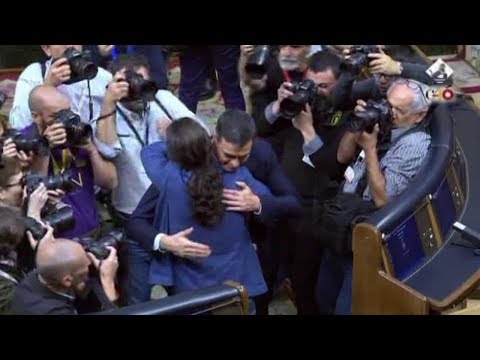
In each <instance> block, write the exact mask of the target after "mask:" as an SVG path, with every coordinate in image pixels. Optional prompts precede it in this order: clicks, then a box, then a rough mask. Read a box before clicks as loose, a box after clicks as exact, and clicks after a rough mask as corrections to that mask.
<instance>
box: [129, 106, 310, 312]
mask: <svg viewBox="0 0 480 360" xmlns="http://www.w3.org/2000/svg"><path fill="white" fill-rule="evenodd" d="M255 133H256V131H255V121H254V120H253V118H252V117H251V116H250V115H249V114H247V113H246V112H244V111H240V110H227V111H225V113H223V114H222V115H221V116H220V118H219V119H218V123H217V127H216V129H215V135H214V137H213V144H214V146H213V148H214V151H215V156H216V158H217V159H218V160H219V162H220V163H221V164H222V166H223V167H224V169H225V170H227V171H233V170H235V169H236V168H238V167H239V166H241V165H243V164H245V165H246V166H247V167H248V169H249V170H250V172H251V173H252V174H253V176H254V177H255V178H256V179H257V180H259V181H261V182H263V183H264V184H265V185H266V186H268V187H269V189H270V190H271V192H272V194H273V195H268V196H260V197H258V196H257V195H255V194H254V193H253V192H252V191H251V189H250V188H249V187H248V186H247V185H246V184H243V183H238V187H239V189H238V190H225V191H224V203H225V205H226V206H227V210H230V211H242V212H245V213H253V214H254V215H253V219H254V220H255V221H253V223H254V224H255V230H254V231H253V233H252V235H253V236H254V238H255V239H256V242H257V245H258V248H259V257H260V260H261V262H262V268H263V270H264V276H265V280H266V281H267V284H268V286H269V290H270V291H271V290H272V288H273V285H274V282H275V280H276V279H275V276H276V272H277V270H278V264H276V263H277V262H278V260H279V259H278V256H277V255H278V254H273V255H272V254H271V253H270V252H271V249H272V248H274V246H272V244H265V242H267V241H273V239H272V240H266V239H268V236H267V235H268V233H269V231H268V228H272V227H275V224H276V223H278V222H279V221H285V219H292V218H294V217H295V216H298V215H299V214H300V212H301V211H302V208H301V205H300V202H299V200H298V197H297V193H296V190H295V187H294V186H293V184H292V183H291V182H290V180H289V179H288V178H287V177H286V175H285V174H284V172H283V170H282V169H281V167H280V165H279V163H278V160H277V158H276V155H275V153H274V151H273V149H272V147H271V145H270V144H269V143H268V142H266V141H264V140H261V139H255ZM245 134H248V136H245ZM245 138H247V139H248V140H247V141H246V142H245V140H243V139H245ZM240 139H242V140H240ZM158 194H159V193H158V191H157V189H156V188H155V187H154V186H153V185H152V186H150V188H149V189H148V190H147V192H146V193H145V195H144V196H143V198H142V199H141V200H140V203H139V204H138V207H137V209H136V210H135V211H134V213H133V214H132V215H131V218H130V220H129V221H128V222H127V223H126V224H125V230H126V232H127V234H128V236H129V237H130V238H131V239H133V240H135V241H137V242H138V246H135V245H133V244H132V246H130V244H129V255H128V260H129V302H130V303H139V302H144V301H148V300H149V298H150V290H151V288H150V285H149V284H148V272H149V267H150V262H151V259H152V257H153V256H161V255H160V254H159V251H156V250H159V249H158V242H159V241H158V240H156V239H158V237H157V236H158V235H159V234H158V232H157V230H156V229H155V228H154V227H153V218H154V215H155V208H156V205H157V200H158ZM188 235H189V232H188V230H187V229H186V230H185V231H182V232H180V233H178V234H170V236H164V237H162V251H165V250H166V251H170V252H172V253H174V254H175V255H177V256H183V257H198V256H200V257H202V256H208V255H209V254H210V252H209V249H208V248H206V247H205V245H203V244H198V243H194V242H192V241H190V240H189V239H188ZM264 249H265V251H264ZM267 249H268V250H267ZM267 253H268V256H267ZM262 306H263V309H259V308H257V313H259V314H262V313H266V312H267V310H268V299H267V301H263V302H262Z"/></svg>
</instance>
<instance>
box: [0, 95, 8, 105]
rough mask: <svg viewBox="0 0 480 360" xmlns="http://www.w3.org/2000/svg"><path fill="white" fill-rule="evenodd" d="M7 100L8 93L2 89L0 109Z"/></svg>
mask: <svg viewBox="0 0 480 360" xmlns="http://www.w3.org/2000/svg"><path fill="white" fill-rule="evenodd" d="M5 101H7V94H5V93H4V92H3V91H0V109H1V108H2V107H3V104H5Z"/></svg>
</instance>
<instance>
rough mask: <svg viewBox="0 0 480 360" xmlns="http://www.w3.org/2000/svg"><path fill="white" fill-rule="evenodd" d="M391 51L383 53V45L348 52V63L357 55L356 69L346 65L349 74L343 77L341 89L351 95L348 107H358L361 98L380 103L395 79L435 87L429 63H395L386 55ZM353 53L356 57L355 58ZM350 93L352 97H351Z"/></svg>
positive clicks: (347, 101)
mask: <svg viewBox="0 0 480 360" xmlns="http://www.w3.org/2000/svg"><path fill="white" fill-rule="evenodd" d="M388 51H389V48H388V47H387V48H386V49H385V50H383V49H382V48H381V47H380V46H379V45H377V46H374V45H357V46H352V47H351V48H350V49H348V50H346V51H345V54H347V56H346V59H345V64H348V63H349V62H350V63H351V62H352V60H349V59H350V57H351V56H356V59H355V61H354V63H355V66H346V68H347V70H348V71H345V72H344V74H342V77H343V78H344V79H343V80H344V81H342V89H340V88H339V89H337V92H341V93H342V95H338V96H347V97H349V100H346V104H345V107H349V106H350V107H352V108H353V107H354V106H355V103H356V101H357V100H359V99H364V100H368V99H371V100H380V99H384V98H386V93H387V90H388V88H389V87H390V85H391V84H392V83H393V82H394V81H395V79H397V78H399V77H402V78H407V79H413V80H416V81H419V82H422V83H424V84H427V85H433V84H435V82H434V79H432V78H431V77H430V76H429V75H428V74H427V69H428V68H429V67H430V65H429V64H418V63H412V62H409V61H398V60H394V59H393V58H392V56H390V55H388V54H386V53H385V52H388ZM352 54H353V55H352ZM365 70H366V71H368V73H369V74H371V75H372V76H370V77H368V78H366V79H358V77H359V75H360V73H361V72H362V71H365ZM348 94H350V95H348Z"/></svg>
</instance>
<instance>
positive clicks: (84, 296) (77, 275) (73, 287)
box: [12, 239, 118, 315]
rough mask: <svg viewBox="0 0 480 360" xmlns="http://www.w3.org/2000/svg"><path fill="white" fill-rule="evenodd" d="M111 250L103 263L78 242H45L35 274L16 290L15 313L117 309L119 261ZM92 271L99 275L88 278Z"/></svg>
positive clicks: (34, 313)
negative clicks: (116, 280) (116, 286)
mask: <svg viewBox="0 0 480 360" xmlns="http://www.w3.org/2000/svg"><path fill="white" fill-rule="evenodd" d="M108 250H109V255H108V257H107V258H106V259H104V260H103V261H100V260H99V259H98V258H97V257H95V256H94V255H93V254H91V253H87V252H85V250H84V248H83V247H82V246H81V245H80V244H79V243H77V242H75V241H71V240H66V239H55V240H53V239H50V240H49V241H48V242H47V241H46V240H45V239H43V240H42V242H41V246H39V247H38V253H37V256H36V271H32V272H30V273H29V274H28V275H27V276H26V278H25V279H24V280H23V281H22V282H21V283H20V284H19V285H18V286H17V288H16V290H15V293H14V296H13V300H12V314H14V315H77V314H81V313H88V312H92V311H99V310H107V309H111V308H114V307H115V302H116V300H117V299H118V293H117V290H116V288H115V278H116V273H117V269H118V259H117V251H116V249H115V248H113V247H108ZM91 265H92V268H93V271H92V269H91ZM92 272H93V273H95V272H96V274H95V275H94V276H90V277H89V273H92ZM92 290H93V291H92ZM95 296H96V297H95Z"/></svg>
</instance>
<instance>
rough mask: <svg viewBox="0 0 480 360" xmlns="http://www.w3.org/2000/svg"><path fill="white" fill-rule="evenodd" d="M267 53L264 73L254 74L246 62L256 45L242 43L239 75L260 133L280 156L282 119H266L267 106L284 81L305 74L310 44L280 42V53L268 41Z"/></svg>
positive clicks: (301, 78) (299, 78)
mask: <svg viewBox="0 0 480 360" xmlns="http://www.w3.org/2000/svg"><path fill="white" fill-rule="evenodd" d="M268 46H269V48H268V49H267V50H268V54H266V56H263V59H265V62H264V64H263V67H264V70H263V71H264V74H263V75H262V74H257V76H252V75H251V74H249V73H248V72H247V71H246V64H247V62H248V61H249V60H251V57H252V56H253V54H254V52H255V51H257V49H256V47H255V46H254V45H241V46H240V49H241V56H240V61H239V65H238V66H239V72H240V78H241V80H242V81H243V82H244V83H245V85H246V86H247V87H248V93H249V100H250V104H251V107H252V115H253V117H254V119H255V123H256V125H257V131H258V135H259V136H261V137H263V138H266V139H267V140H268V141H269V142H270V143H271V144H272V146H273V147H274V149H275V152H276V153H277V156H280V155H281V154H280V148H281V142H282V136H283V133H282V130H284V128H285V127H284V125H285V124H282V123H281V122H279V123H277V124H275V125H273V126H272V124H271V123H269V122H268V121H267V120H266V119H265V108H266V107H267V106H268V104H270V103H271V102H272V101H275V100H276V98H277V91H278V89H279V88H280V86H281V85H282V83H284V82H292V81H297V82H298V81H301V80H303V79H304V78H305V73H306V68H307V57H308V54H309V53H310V49H311V47H310V45H279V49H278V53H277V51H276V49H275V48H274V47H273V46H272V45H268Z"/></svg>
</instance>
